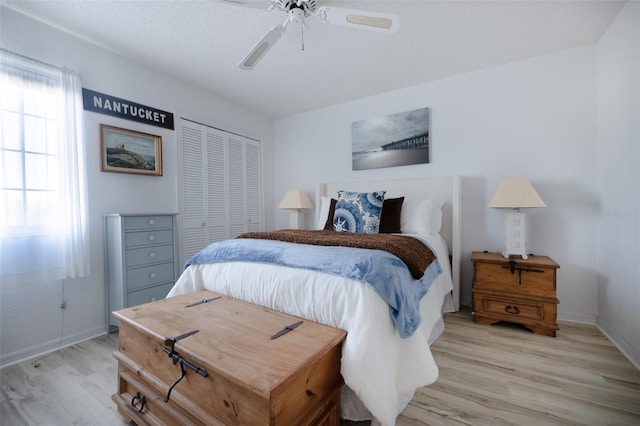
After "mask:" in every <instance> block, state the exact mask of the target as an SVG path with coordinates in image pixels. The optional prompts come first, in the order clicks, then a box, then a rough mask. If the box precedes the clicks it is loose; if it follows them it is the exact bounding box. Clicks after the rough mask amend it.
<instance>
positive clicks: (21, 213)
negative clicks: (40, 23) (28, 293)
mask: <svg viewBox="0 0 640 426" xmlns="http://www.w3.org/2000/svg"><path fill="white" fill-rule="evenodd" d="M0 92H1V93H2V98H1V99H2V100H1V101H0V113H1V116H0V124H1V128H2V131H1V132H0V275H1V276H2V280H3V282H4V281H5V280H7V279H13V280H15V281H17V282H25V281H40V280H49V281H51V280H57V279H64V278H77V277H82V276H85V275H88V274H89V253H88V252H89V246H88V242H89V238H88V223H87V214H86V210H87V209H86V199H87V197H86V193H87V190H86V171H85V166H84V152H83V144H82V135H83V129H82V92H81V86H80V81H79V78H78V77H77V75H75V74H74V73H72V72H70V71H67V70H61V69H59V68H56V67H52V66H49V65H46V64H42V63H39V62H37V61H33V60H30V59H28V58H25V57H22V56H20V55H15V54H13V53H10V52H7V51H5V50H0Z"/></svg>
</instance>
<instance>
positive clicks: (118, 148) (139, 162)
mask: <svg viewBox="0 0 640 426" xmlns="http://www.w3.org/2000/svg"><path fill="white" fill-rule="evenodd" d="M100 148H101V157H102V158H101V160H102V161H101V164H102V166H101V170H102V171H103V172H118V173H135V174H139V175H151V176H162V137H161V136H156V135H150V134H148V133H142V132H136V131H133V130H127V129H121V128H119V127H113V126H107V125H105V124H101V125H100Z"/></svg>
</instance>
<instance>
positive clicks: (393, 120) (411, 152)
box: [351, 108, 430, 170]
mask: <svg viewBox="0 0 640 426" xmlns="http://www.w3.org/2000/svg"><path fill="white" fill-rule="evenodd" d="M351 142H352V157H351V158H352V168H353V170H366V169H377V168H381V167H396V166H407V165H411V164H422V163H428V162H429V149H430V143H429V108H420V109H415V110H413V111H406V112H400V113H397V114H392V115H387V116H385V117H378V118H371V119H367V120H362V121H356V122H354V123H352V124H351Z"/></svg>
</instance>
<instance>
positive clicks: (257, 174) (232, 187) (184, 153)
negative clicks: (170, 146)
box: [178, 118, 263, 265]
mask: <svg viewBox="0 0 640 426" xmlns="http://www.w3.org/2000/svg"><path fill="white" fill-rule="evenodd" d="M179 141H180V147H179V152H180V157H181V158H180V162H179V164H180V170H179V177H180V183H179V194H178V198H179V203H180V214H179V216H178V221H179V223H180V228H179V230H180V232H179V237H178V238H179V240H180V259H181V264H182V265H184V263H185V262H186V261H187V260H188V259H190V258H191V256H193V255H194V254H196V253H197V252H198V251H199V250H201V249H202V248H203V247H205V246H207V245H209V244H211V243H213V242H216V241H221V240H225V239H229V238H235V237H236V236H238V235H240V234H242V233H243V232H248V231H261V230H262V222H263V221H262V216H263V213H262V172H261V151H260V141H257V140H255V139H251V138H248V137H245V136H240V135H237V134H234V133H231V132H227V131H224V130H220V129H217V128H214V127H210V126H206V125H203V124H200V123H196V122H194V121H190V120H187V119H184V118H182V119H181V122H180V136H179Z"/></svg>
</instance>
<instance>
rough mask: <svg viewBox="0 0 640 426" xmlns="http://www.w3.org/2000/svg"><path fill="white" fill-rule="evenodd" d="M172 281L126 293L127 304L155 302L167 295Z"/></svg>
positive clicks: (135, 304)
mask: <svg viewBox="0 0 640 426" xmlns="http://www.w3.org/2000/svg"><path fill="white" fill-rule="evenodd" d="M173 284H174V283H173V282H171V283H167V284H163V285H158V286H155V287H150V288H145V289H143V290H137V291H132V292H130V293H127V306H137V305H142V304H143V303H149V302H155V301H156V300H161V299H164V298H165V297H167V294H168V293H169V290H171V287H173Z"/></svg>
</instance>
